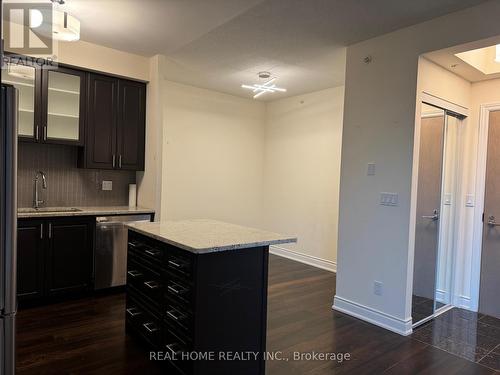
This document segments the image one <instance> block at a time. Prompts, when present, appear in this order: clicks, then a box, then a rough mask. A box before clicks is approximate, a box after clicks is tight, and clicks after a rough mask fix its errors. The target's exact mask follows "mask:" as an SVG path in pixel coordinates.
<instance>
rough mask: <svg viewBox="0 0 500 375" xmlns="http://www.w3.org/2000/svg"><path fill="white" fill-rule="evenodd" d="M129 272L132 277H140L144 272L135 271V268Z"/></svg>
mask: <svg viewBox="0 0 500 375" xmlns="http://www.w3.org/2000/svg"><path fill="white" fill-rule="evenodd" d="M127 273H128V274H129V275H130V276H132V277H139V276H142V273H141V272H139V271H135V270H133V271H128V272H127Z"/></svg>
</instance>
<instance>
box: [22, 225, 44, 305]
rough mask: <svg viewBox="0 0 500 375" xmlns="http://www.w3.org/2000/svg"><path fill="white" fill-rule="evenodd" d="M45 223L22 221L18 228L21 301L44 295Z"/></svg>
mask: <svg viewBox="0 0 500 375" xmlns="http://www.w3.org/2000/svg"><path fill="white" fill-rule="evenodd" d="M43 234H44V228H43V221H40V220H29V221H26V220H20V221H19V224H18V228H17V297H18V299H19V301H25V300H33V299H39V298H41V297H42V295H43V268H44V267H43V263H44V246H43V245H44V241H43Z"/></svg>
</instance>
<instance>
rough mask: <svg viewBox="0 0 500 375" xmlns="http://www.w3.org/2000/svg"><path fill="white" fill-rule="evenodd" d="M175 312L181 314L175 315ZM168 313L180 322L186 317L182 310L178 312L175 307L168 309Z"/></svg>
mask: <svg viewBox="0 0 500 375" xmlns="http://www.w3.org/2000/svg"><path fill="white" fill-rule="evenodd" d="M175 313H179V316H177V315H175ZM167 315H168V316H170V317H171V318H172V319H174V320H175V321H176V322H178V321H179V320H182V319H184V315H182V314H181V313H180V312H178V311H177V310H175V309H172V310H168V311H167Z"/></svg>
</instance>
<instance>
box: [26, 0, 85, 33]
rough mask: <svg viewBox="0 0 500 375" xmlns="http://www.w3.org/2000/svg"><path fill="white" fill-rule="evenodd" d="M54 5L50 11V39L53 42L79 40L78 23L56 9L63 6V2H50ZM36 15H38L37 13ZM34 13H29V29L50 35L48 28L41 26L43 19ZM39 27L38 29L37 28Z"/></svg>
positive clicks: (55, 0)
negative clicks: (53, 40)
mask: <svg viewBox="0 0 500 375" xmlns="http://www.w3.org/2000/svg"><path fill="white" fill-rule="evenodd" d="M51 1H52V3H53V4H54V9H53V10H52V25H51V26H52V30H51V31H52V35H50V37H52V38H53V39H55V40H62V41H65V42H74V41H77V40H79V39H80V21H79V20H78V19H76V18H75V17H73V16H72V15H70V14H69V13H68V12H64V11H62V10H59V9H57V7H59V6H61V5H63V4H64V0H51ZM38 13H40V12H39V11H38ZM38 13H36V12H33V13H30V27H31V28H37V29H38V31H39V32H40V33H41V34H43V35H46V36H49V35H48V34H50V33H51V31H49V30H48V29H49V27H50V26H49V27H46V26H45V25H43V24H41V19H43V17H42V16H41V14H38ZM39 26H40V28H39Z"/></svg>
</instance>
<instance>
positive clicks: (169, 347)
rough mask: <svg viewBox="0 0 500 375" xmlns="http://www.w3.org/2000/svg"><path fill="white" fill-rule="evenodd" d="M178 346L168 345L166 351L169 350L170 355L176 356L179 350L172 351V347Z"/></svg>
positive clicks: (174, 344)
mask: <svg viewBox="0 0 500 375" xmlns="http://www.w3.org/2000/svg"><path fill="white" fill-rule="evenodd" d="M176 346H178V345H177V343H175V342H173V343H172V344H168V345H167V349H168V350H170V352H171V353H172V355H174V356H175V355H176V354H177V353H179V351H180V350H177V351H175V350H174V347H176Z"/></svg>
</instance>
